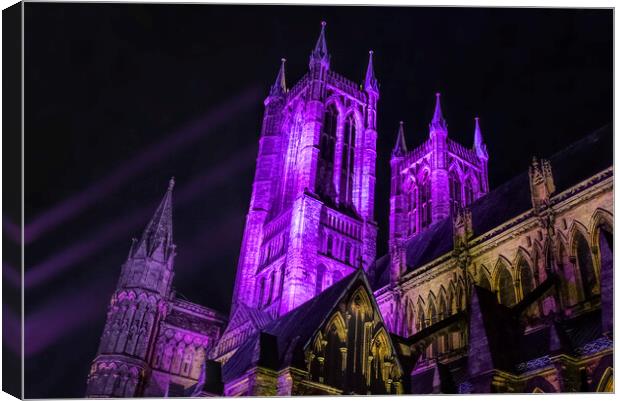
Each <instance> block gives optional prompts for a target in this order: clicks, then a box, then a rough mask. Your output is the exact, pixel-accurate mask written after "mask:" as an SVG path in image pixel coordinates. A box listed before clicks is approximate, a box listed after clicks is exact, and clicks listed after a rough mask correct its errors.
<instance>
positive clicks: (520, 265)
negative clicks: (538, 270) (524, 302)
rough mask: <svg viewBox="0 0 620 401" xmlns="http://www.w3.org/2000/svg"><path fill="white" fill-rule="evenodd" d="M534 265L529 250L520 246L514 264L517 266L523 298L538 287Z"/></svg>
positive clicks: (521, 296) (520, 291)
mask: <svg viewBox="0 0 620 401" xmlns="http://www.w3.org/2000/svg"><path fill="white" fill-rule="evenodd" d="M532 265H533V264H532V260H531V259H530V257H529V254H528V253H527V251H526V250H525V249H523V248H521V247H519V249H518V250H517V254H516V257H515V261H514V266H516V273H517V277H518V278H519V286H518V287H519V288H518V291H519V293H520V294H519V295H520V298H521V299H523V298H524V297H525V296H526V295H527V294H529V293H530V292H532V291H533V290H534V288H536V281H535V279H534V270H533V268H532Z"/></svg>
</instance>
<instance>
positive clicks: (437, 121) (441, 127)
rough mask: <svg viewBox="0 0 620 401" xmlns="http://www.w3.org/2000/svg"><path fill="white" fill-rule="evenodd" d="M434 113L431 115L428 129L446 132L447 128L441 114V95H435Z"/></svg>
mask: <svg viewBox="0 0 620 401" xmlns="http://www.w3.org/2000/svg"><path fill="white" fill-rule="evenodd" d="M435 98H436V100H435V112H434V113H433V120H432V121H431V123H430V125H429V127H430V129H431V130H435V131H447V130H448V126H447V124H446V120H445V119H444V118H443V113H442V112H441V93H439V92H437V93H435Z"/></svg>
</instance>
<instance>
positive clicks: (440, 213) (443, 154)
mask: <svg viewBox="0 0 620 401" xmlns="http://www.w3.org/2000/svg"><path fill="white" fill-rule="evenodd" d="M435 98H436V100H435V112H434V113H433V119H432V120H431V122H430V124H429V125H428V127H429V131H430V133H429V135H430V139H431V146H432V149H433V153H432V156H431V199H432V205H431V215H432V218H431V221H432V222H433V223H435V222H438V221H440V220H442V219H444V218H446V217H448V216H449V215H450V188H449V181H448V166H447V164H446V163H447V154H448V143H447V141H448V124H447V123H446V120H445V119H444V118H443V113H442V111H441V94H440V93H439V92H438V93H436V94H435Z"/></svg>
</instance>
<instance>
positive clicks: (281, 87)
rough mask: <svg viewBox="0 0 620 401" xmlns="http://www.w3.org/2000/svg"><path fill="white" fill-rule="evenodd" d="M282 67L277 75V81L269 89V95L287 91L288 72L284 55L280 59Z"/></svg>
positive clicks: (281, 93) (277, 94)
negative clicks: (285, 67)
mask: <svg viewBox="0 0 620 401" xmlns="http://www.w3.org/2000/svg"><path fill="white" fill-rule="evenodd" d="M280 61H281V64H280V69H279V70H278V75H277V76H276V81H275V82H274V84H273V85H272V86H271V90H270V91H269V95H271V96H279V95H283V94H285V93H286V73H285V69H284V63H286V59H285V58H284V57H283V58H281V59H280Z"/></svg>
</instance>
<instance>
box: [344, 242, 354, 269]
mask: <svg viewBox="0 0 620 401" xmlns="http://www.w3.org/2000/svg"><path fill="white" fill-rule="evenodd" d="M344 263H346V264H348V265H351V264H352V263H351V244H349V243H348V242H347V243H346V245H345V246H344Z"/></svg>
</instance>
